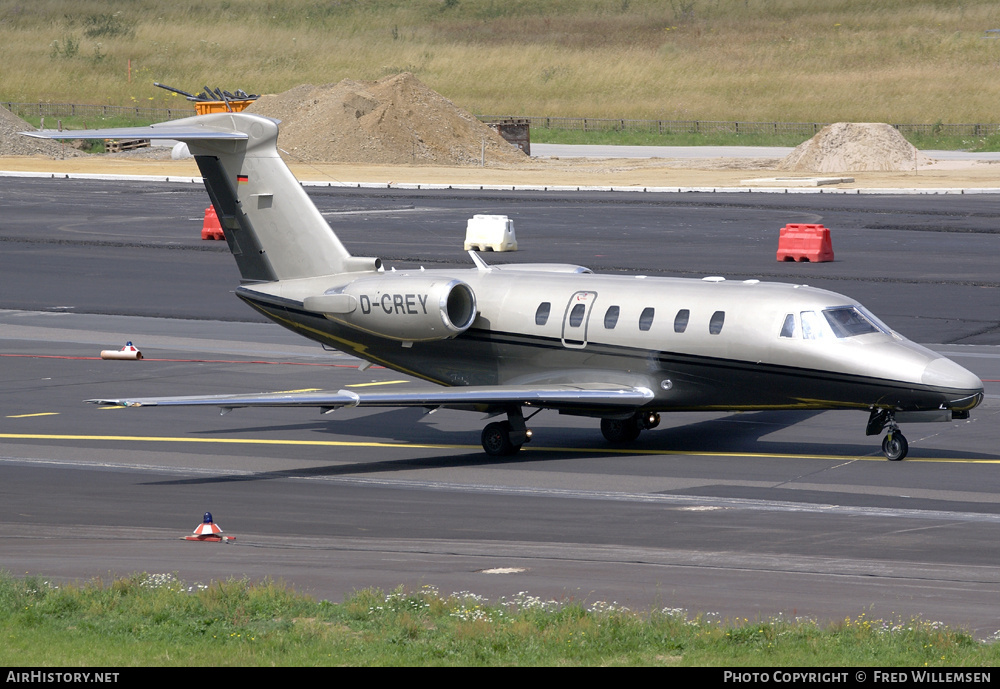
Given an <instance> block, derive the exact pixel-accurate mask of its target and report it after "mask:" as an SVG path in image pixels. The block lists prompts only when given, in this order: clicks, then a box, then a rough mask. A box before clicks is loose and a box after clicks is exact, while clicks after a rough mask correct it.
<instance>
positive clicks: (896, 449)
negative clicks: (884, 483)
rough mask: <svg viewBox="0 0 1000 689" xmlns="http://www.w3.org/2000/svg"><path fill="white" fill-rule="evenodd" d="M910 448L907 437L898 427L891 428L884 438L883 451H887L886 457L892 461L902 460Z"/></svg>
mask: <svg viewBox="0 0 1000 689" xmlns="http://www.w3.org/2000/svg"><path fill="white" fill-rule="evenodd" d="M909 449H910V446H909V444H908V443H907V442H906V438H905V437H904V436H903V434H902V433H900V432H899V429H898V428H897V429H895V430H893V429H892V428H890V429H889V432H888V433H886V435H885V438H883V439H882V452H884V453H885V458H886V459H888V460H889V461H890V462H898V461H899V460H901V459H902V458H903V457H905V456H906V452H907V450H909Z"/></svg>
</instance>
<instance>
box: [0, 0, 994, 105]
mask: <svg viewBox="0 0 1000 689" xmlns="http://www.w3.org/2000/svg"><path fill="white" fill-rule="evenodd" d="M816 5H817V3H815V2H811V1H810V0H660V1H657V0H589V1H586V0H582V1H570V0H413V1H411V2H405V3H400V2H394V1H392V0H368V1H365V0H358V1H356V2H320V1H319V0H284V1H283V2H280V3H279V2H275V1H274V0H231V1H229V0H227V1H219V0H215V1H208V2H198V1H196V0H186V1H185V0H180V1H179V2H167V1H166V0H134V1H133V2H129V3H121V2H99V1H97V0H32V2H22V3H15V2H9V1H8V2H3V3H2V4H0V59H2V60H3V70H2V71H0V99H3V100H14V101H36V100H42V101H51V102H81V103H112V104H124V103H131V102H136V103H142V104H147V105H157V106H163V105H166V104H167V102H168V101H169V102H170V104H171V107H174V106H176V105H177V104H178V100H180V97H176V96H171V95H170V94H168V93H167V92H165V91H162V90H160V89H157V88H155V87H153V85H152V82H153V81H160V82H163V83H167V84H170V85H173V86H177V87H180V88H184V89H186V90H191V91H195V90H199V89H200V88H201V86H202V85H209V86H221V87H223V88H228V89H230V90H233V89H236V88H243V89H245V90H247V91H251V92H261V93H273V92H280V91H284V90H286V89H288V88H291V87H292V86H296V85H298V84H302V83H313V84H322V83H328V82H333V81H339V80H340V79H342V78H345V77H350V78H353V79H377V78H379V77H382V76H386V75H389V74H394V73H397V72H400V71H411V72H414V73H415V74H416V75H417V76H418V77H419V78H420V79H421V80H422V81H424V82H425V83H426V84H427V85H428V86H430V87H431V88H433V89H435V90H437V91H439V92H440V93H442V94H443V95H445V96H446V97H448V98H450V99H452V100H453V101H455V102H456V103H458V104H459V105H461V106H463V107H465V108H467V109H469V110H472V111H474V112H479V113H490V114H511V115H554V116H558V115H563V116H592V117H628V118H664V119H700V120H713V119H719V120H731V119H743V120H758V121H769V120H782V121H837V120H851V121H894V122H914V123H933V122H938V121H943V122H993V121H996V120H997V115H996V113H995V103H997V102H998V96H1000V80H998V79H997V77H998V76H1000V37H998V38H988V37H987V36H988V34H987V33H986V31H987V30H989V29H1000V5H997V4H996V3H995V2H992V1H987V0H967V1H964V2H958V1H948V0H939V1H937V2H934V1H929V0H925V1H921V0H912V1H907V0H880V2H877V3H872V2H870V1H864V0H827V1H826V2H824V3H822V5H821V7H820V8H819V9H817V8H816ZM129 60H131V64H132V71H131V81H129V71H128V62H129Z"/></svg>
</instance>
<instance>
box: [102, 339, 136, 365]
mask: <svg viewBox="0 0 1000 689" xmlns="http://www.w3.org/2000/svg"><path fill="white" fill-rule="evenodd" d="M101 358H102V359H128V360H132V361H138V360H139V359H142V352H140V351H139V350H138V349H136V347H135V345H133V344H132V342H131V341H129V342H126V343H125V346H124V347H122V348H121V349H105V350H102V351H101Z"/></svg>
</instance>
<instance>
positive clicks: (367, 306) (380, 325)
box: [304, 273, 476, 342]
mask: <svg viewBox="0 0 1000 689" xmlns="http://www.w3.org/2000/svg"><path fill="white" fill-rule="evenodd" d="M335 295H336V296H335ZM339 295H343V296H339ZM326 304H330V305H331V306H332V305H333V304H337V307H336V308H330V309H326V308H323V306H324V305H326ZM345 304H350V307H351V308H349V310H348V308H344V307H343V306H344V305H345ZM304 305H305V306H306V308H312V307H314V306H315V307H318V308H317V310H318V311H320V312H322V313H323V314H324V315H325V316H326V317H327V318H329V319H330V320H332V321H336V322H338V323H343V324H344V325H348V326H351V327H353V328H357V329H359V330H363V331H365V332H368V333H371V334H373V335H379V336H381V337H386V338H389V339H391V340H400V341H403V342H429V341H433V340H444V339H448V338H452V337H455V336H457V335H460V334H462V333H463V332H465V331H466V330H467V329H468V328H469V326H470V325H472V322H473V321H474V320H476V295H475V293H474V292H473V291H472V288H471V287H470V286H469V285H467V284H466V283H464V282H462V281H461V280H455V279H451V278H446V277H431V276H424V275H409V274H398V273H396V274H394V273H390V274H387V275H382V276H379V277H373V278H361V279H358V280H355V281H353V282H350V283H348V284H347V285H344V286H343V287H340V288H337V289H336V290H331V291H328V292H327V293H326V294H324V295H322V296H321V297H310V298H309V299H307V300H306V301H305V302H304Z"/></svg>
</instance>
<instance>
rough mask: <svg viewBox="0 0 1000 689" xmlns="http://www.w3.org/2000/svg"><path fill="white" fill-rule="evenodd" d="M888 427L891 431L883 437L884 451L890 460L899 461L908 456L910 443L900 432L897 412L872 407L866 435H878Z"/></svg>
mask: <svg viewBox="0 0 1000 689" xmlns="http://www.w3.org/2000/svg"><path fill="white" fill-rule="evenodd" d="M886 428H888V429H889V432H888V433H886V434H885V438H883V439H882V452H883V453H885V458H886V459H888V460H889V461H890V462H898V461H899V460H901V459H902V458H903V457H905V456H906V453H907V452H908V451H909V449H910V445H909V443H907V442H906V437H905V436H904V435H903V434H902V433H900V432H899V426H897V425H896V418H895V414H894V413H893V411H892V410H891V409H877V408H876V409H872V413H871V416H870V417H868V428H866V429H865V435H878V434H879V433H881V432H882V431H883V430H884V429H886Z"/></svg>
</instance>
